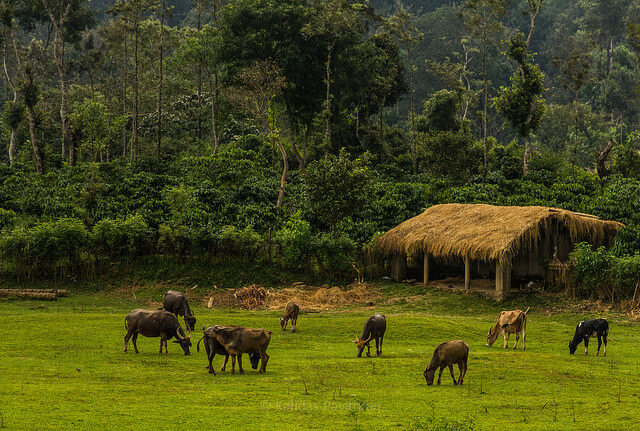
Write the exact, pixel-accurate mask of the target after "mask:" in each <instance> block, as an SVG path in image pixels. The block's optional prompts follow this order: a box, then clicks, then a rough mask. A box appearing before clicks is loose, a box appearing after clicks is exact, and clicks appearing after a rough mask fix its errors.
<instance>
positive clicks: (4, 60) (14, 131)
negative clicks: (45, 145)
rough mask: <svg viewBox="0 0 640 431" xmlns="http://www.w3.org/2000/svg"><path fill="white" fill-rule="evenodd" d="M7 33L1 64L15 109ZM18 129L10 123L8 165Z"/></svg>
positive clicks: (13, 151) (14, 156) (11, 163)
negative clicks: (11, 93)
mask: <svg viewBox="0 0 640 431" xmlns="http://www.w3.org/2000/svg"><path fill="white" fill-rule="evenodd" d="M8 38H9V35H8V34H7V35H5V39H4V55H3V57H2V65H3V66H4V75H5V77H6V78H7V84H8V85H9V87H10V88H11V91H12V92H13V101H12V106H11V107H12V109H15V106H16V103H17V102H18V91H17V90H16V87H15V85H14V84H13V80H12V79H11V75H9V68H8V67H7V56H8V55H9V50H8V44H9V42H8V40H7V39H8ZM17 132H18V130H17V127H15V125H14V124H13V123H12V124H11V138H10V140H9V166H13V164H14V162H15V158H16V134H17Z"/></svg>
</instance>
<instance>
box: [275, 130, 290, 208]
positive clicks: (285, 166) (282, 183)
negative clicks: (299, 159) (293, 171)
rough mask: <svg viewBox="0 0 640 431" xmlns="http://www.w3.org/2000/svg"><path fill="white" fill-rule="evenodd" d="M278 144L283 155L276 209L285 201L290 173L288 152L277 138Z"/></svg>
mask: <svg viewBox="0 0 640 431" xmlns="http://www.w3.org/2000/svg"><path fill="white" fill-rule="evenodd" d="M275 140H276V144H277V145H278V148H279V149H280V154H281V155H282V176H281V177H280V189H279V190H278V201H277V202H276V207H281V206H282V202H283V201H284V190H285V187H286V184H287V174H288V173H289V161H288V160H287V150H286V149H285V148H284V146H283V145H282V142H280V139H279V138H278V137H276V138H275Z"/></svg>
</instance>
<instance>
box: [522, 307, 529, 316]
mask: <svg viewBox="0 0 640 431" xmlns="http://www.w3.org/2000/svg"><path fill="white" fill-rule="evenodd" d="M530 309H531V307H527V311H525V312H524V313H523V314H524V315H525V316H526V315H527V313H528V312H529V310H530Z"/></svg>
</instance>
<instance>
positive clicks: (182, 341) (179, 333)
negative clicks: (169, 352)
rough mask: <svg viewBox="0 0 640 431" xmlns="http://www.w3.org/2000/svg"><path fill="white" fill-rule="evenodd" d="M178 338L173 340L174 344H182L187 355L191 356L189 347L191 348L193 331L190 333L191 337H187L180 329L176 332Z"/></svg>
mask: <svg viewBox="0 0 640 431" xmlns="http://www.w3.org/2000/svg"><path fill="white" fill-rule="evenodd" d="M176 338H177V339H176V340H173V342H174V343H178V344H180V347H182V350H184V354H185V355H190V354H191V352H189V347H191V331H189V335H188V336H186V337H185V336H184V331H183V330H182V328H178V330H177V331H176Z"/></svg>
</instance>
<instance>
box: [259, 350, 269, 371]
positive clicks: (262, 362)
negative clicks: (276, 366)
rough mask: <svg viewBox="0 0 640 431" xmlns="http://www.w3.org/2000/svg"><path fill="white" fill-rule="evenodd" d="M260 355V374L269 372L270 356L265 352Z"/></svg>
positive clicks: (262, 351)
mask: <svg viewBox="0 0 640 431" xmlns="http://www.w3.org/2000/svg"><path fill="white" fill-rule="evenodd" d="M258 353H259V354H260V369H259V370H258V374H262V373H264V372H265V371H267V362H269V355H267V352H265V351H264V350H261V351H259V352H258Z"/></svg>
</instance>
